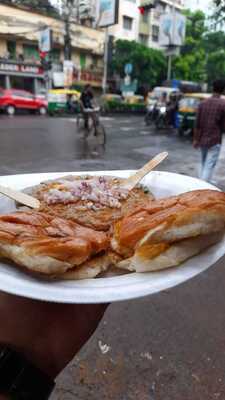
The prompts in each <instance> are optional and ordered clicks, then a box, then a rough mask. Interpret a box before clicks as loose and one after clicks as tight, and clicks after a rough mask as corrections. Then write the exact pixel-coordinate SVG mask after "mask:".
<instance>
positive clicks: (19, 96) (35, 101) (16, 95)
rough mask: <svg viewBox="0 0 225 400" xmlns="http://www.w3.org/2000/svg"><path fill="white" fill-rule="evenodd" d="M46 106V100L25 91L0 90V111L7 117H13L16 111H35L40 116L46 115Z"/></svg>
mask: <svg viewBox="0 0 225 400" xmlns="http://www.w3.org/2000/svg"><path fill="white" fill-rule="evenodd" d="M47 106H48V104H47V101H46V100H44V99H40V98H38V97H36V96H35V95H33V94H32V93H30V92H27V91H25V90H18V89H0V109H1V110H4V111H5V112H7V114H8V115H14V114H15V112H16V110H29V111H37V112H38V113H39V114H40V115H46V114H47Z"/></svg>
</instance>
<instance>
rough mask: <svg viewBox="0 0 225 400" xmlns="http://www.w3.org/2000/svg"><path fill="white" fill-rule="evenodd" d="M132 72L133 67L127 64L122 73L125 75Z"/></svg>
mask: <svg viewBox="0 0 225 400" xmlns="http://www.w3.org/2000/svg"><path fill="white" fill-rule="evenodd" d="M132 71H133V65H132V64H131V63H127V64H126V65H125V67H124V72H125V74H126V75H130V74H132Z"/></svg>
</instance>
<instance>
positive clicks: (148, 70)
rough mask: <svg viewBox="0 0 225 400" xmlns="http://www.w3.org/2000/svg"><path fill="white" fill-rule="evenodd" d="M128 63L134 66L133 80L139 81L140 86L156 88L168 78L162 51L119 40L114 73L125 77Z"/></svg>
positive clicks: (115, 53) (116, 45)
mask: <svg viewBox="0 0 225 400" xmlns="http://www.w3.org/2000/svg"><path fill="white" fill-rule="evenodd" d="M128 62H129V63H131V64H132V65H133V72H132V78H133V79H137V80H138V84H139V85H144V84H145V85H146V84H147V85H148V86H150V87H154V86H156V85H157V84H160V83H161V82H162V81H163V80H164V79H165V78H166V57H165V56H164V54H163V52H162V51H160V50H154V49H150V48H148V47H146V46H144V45H142V44H140V43H137V42H134V41H129V40H121V39H119V40H117V41H116V44H115V52H114V56H113V64H112V65H113V71H114V72H115V73H117V74H119V75H120V76H121V77H123V76H124V66H125V64H126V63H128Z"/></svg>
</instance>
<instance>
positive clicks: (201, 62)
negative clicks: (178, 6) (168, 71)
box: [173, 11, 207, 81]
mask: <svg viewBox="0 0 225 400" xmlns="http://www.w3.org/2000/svg"><path fill="white" fill-rule="evenodd" d="M185 14H186V17H187V29H186V39H185V44H184V46H183V47H182V48H181V54H180V56H177V57H176V58H175V59H174V63H173V71H174V77H176V78H177V79H184V80H191V81H205V80H206V78H207V77H206V50H205V48H204V45H203V38H204V34H205V33H206V32H207V28H206V25H205V20H206V17H205V14H204V13H203V12H202V11H196V12H191V11H186V13H185Z"/></svg>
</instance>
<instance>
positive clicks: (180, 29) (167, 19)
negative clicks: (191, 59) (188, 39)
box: [159, 12, 186, 47]
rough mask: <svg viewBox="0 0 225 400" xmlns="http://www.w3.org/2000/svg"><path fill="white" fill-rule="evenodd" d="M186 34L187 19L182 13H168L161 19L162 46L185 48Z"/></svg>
mask: <svg viewBox="0 0 225 400" xmlns="http://www.w3.org/2000/svg"><path fill="white" fill-rule="evenodd" d="M185 34H186V17H185V16H184V15H182V14H180V13H177V12H174V13H167V14H163V15H161V17H160V33H159V44H160V46H166V47H169V46H178V47H179V46H183V44H184V41H185Z"/></svg>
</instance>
